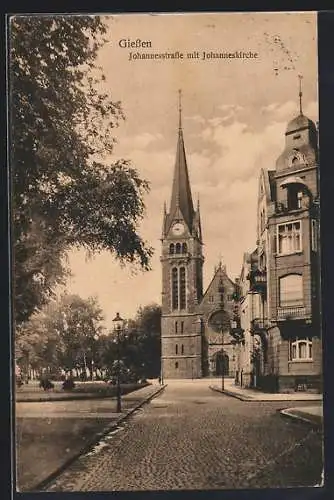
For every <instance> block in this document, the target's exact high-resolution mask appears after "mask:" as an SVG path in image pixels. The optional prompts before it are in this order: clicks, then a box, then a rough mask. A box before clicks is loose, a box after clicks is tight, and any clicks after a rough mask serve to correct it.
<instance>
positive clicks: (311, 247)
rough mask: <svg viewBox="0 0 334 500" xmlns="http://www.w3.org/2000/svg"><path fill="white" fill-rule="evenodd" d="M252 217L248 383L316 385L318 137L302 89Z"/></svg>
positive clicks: (286, 387) (290, 387)
mask: <svg viewBox="0 0 334 500" xmlns="http://www.w3.org/2000/svg"><path fill="white" fill-rule="evenodd" d="M257 220H258V225H257V246H256V250H255V251H254V253H253V254H252V259H251V261H250V269H249V273H248V275H247V277H246V279H248V280H249V288H248V291H247V294H245V293H244V294H243V295H244V296H243V297H242V298H241V300H242V302H245V300H246V295H247V296H248V295H249V294H251V297H252V304H253V306H252V311H251V315H250V318H249V325H246V326H244V328H245V329H247V330H249V331H250V333H251V335H252V338H253V347H252V352H251V357H252V364H253V366H252V370H251V371H252V373H251V375H252V376H251V384H250V385H253V386H254V385H255V386H257V387H259V388H261V389H264V390H269V391H279V392H293V391H316V392H321V391H322V341H321V324H320V265H319V252H320V248H319V153H318V138H317V129H316V126H315V124H314V123H313V122H312V121H311V120H309V119H308V118H307V117H306V116H305V115H304V114H303V112H302V105H301V93H300V113H299V115H298V116H297V117H295V118H294V119H292V120H291V121H290V122H289V123H288V125H287V128H286V132H285V147H284V150H283V152H282V153H281V155H280V156H279V157H278V159H277V161H276V168H275V169H272V170H265V169H262V170H261V172H260V176H259V191H258V213H257ZM242 302H241V306H242ZM255 341H256V343H257V344H258V345H259V347H260V348H259V349H256V350H255V347H254V346H255V344H256V343H255ZM255 354H256V356H255ZM248 364H249V363H248ZM240 368H243V367H242V366H240ZM244 383H246V379H244ZM247 385H248V384H247Z"/></svg>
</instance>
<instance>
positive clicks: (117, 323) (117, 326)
mask: <svg viewBox="0 0 334 500" xmlns="http://www.w3.org/2000/svg"><path fill="white" fill-rule="evenodd" d="M113 322H114V331H115V332H116V335H117V337H116V339H117V407H116V411H117V413H121V411H122V398H121V379H120V375H121V374H120V350H119V340H120V333H121V331H122V329H123V323H124V320H123V319H122V318H121V317H120V315H119V313H116V316H115V318H114V319H113Z"/></svg>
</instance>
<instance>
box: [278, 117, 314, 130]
mask: <svg viewBox="0 0 334 500" xmlns="http://www.w3.org/2000/svg"><path fill="white" fill-rule="evenodd" d="M305 128H313V129H316V126H315V124H314V122H313V121H312V120H310V119H309V118H307V116H305V115H303V114H300V115H298V116H297V117H296V118H293V120H291V121H289V123H288V126H287V128H286V132H285V133H286V134H291V133H292V132H297V130H301V129H305Z"/></svg>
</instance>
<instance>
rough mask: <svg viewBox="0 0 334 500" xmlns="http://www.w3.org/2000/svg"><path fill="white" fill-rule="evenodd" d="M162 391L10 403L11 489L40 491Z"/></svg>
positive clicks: (153, 389) (151, 389)
mask: <svg viewBox="0 0 334 500" xmlns="http://www.w3.org/2000/svg"><path fill="white" fill-rule="evenodd" d="M164 388H165V386H160V385H158V384H152V385H148V386H146V387H143V388H141V389H138V390H136V391H134V392H132V393H128V394H126V395H124V396H122V413H116V411H115V410H116V399H115V398H110V399H108V400H107V399H105V398H104V399H100V400H98V399H96V398H94V399H93V400H92V401H91V403H90V402H89V401H88V400H86V401H82V400H81V401H80V400H76V401H60V402H57V401H47V402H43V403H28V402H20V403H17V404H16V417H17V418H16V443H17V444H16V456H17V484H16V487H17V490H18V491H21V492H26V491H33V490H40V489H41V488H43V487H44V486H45V485H46V484H48V483H49V482H50V481H51V480H52V479H53V478H55V477H56V476H58V474H60V473H61V472H62V471H63V470H65V469H66V468H67V467H68V466H69V465H70V464H71V463H73V462H74V461H75V460H76V459H77V458H78V457H79V456H81V455H82V454H85V453H88V452H90V450H92V448H94V446H96V445H97V444H98V443H99V442H100V441H101V439H102V438H103V437H104V436H106V435H107V434H109V433H110V432H114V431H116V430H117V429H119V427H120V424H121V423H122V422H124V421H125V420H126V419H127V418H128V417H130V415H132V414H133V413H134V412H136V411H137V410H139V408H140V407H142V406H143V405H144V404H145V403H147V402H148V401H150V400H151V399H153V398H154V397H155V396H157V395H158V394H160V392H161V391H163V390H164Z"/></svg>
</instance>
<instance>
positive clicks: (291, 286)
mask: <svg viewBox="0 0 334 500" xmlns="http://www.w3.org/2000/svg"><path fill="white" fill-rule="evenodd" d="M279 301H280V306H282V307H286V306H298V305H303V277H302V276H301V275H300V274H288V275H287V276H283V277H282V278H280V280H279Z"/></svg>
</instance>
